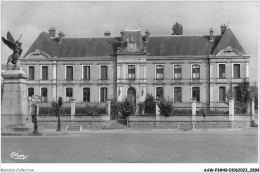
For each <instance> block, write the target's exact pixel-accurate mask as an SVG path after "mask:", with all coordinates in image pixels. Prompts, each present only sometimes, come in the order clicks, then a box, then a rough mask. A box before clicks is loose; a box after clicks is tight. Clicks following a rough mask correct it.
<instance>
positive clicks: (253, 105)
mask: <svg viewBox="0 0 260 173" xmlns="http://www.w3.org/2000/svg"><path fill="white" fill-rule="evenodd" d="M250 114H251V115H252V116H254V115H255V99H254V98H252V99H251V101H250Z"/></svg>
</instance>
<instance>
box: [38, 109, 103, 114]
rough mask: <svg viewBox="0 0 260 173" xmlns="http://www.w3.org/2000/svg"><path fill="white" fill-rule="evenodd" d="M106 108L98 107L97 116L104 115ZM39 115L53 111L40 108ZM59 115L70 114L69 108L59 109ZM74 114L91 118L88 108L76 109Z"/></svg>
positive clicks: (52, 112)
mask: <svg viewBox="0 0 260 173" xmlns="http://www.w3.org/2000/svg"><path fill="white" fill-rule="evenodd" d="M106 112H107V111H106V107H99V110H98V113H97V114H98V115H100V114H106ZM39 114H48V115H50V114H53V115H54V111H53V110H52V107H40V109H39ZM60 114H71V108H70V107H62V108H61V109H60ZM75 114H76V115H88V116H91V113H90V108H89V107H76V108H75Z"/></svg>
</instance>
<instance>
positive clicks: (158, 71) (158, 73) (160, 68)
mask: <svg viewBox="0 0 260 173" xmlns="http://www.w3.org/2000/svg"><path fill="white" fill-rule="evenodd" d="M163 71H164V67H163V65H157V66H156V79H163V73H164V72H163Z"/></svg>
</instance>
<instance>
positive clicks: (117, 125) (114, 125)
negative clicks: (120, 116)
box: [104, 120, 127, 129]
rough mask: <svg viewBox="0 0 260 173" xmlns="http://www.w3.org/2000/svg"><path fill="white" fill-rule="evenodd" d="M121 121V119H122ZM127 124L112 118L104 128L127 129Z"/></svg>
mask: <svg viewBox="0 0 260 173" xmlns="http://www.w3.org/2000/svg"><path fill="white" fill-rule="evenodd" d="M120 122H121V121H120ZM126 128H127V127H126V125H124V124H120V123H119V121H118V120H111V121H109V122H108V124H107V126H106V127H105V128H104V129H126Z"/></svg>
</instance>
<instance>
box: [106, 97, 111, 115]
mask: <svg viewBox="0 0 260 173" xmlns="http://www.w3.org/2000/svg"><path fill="white" fill-rule="evenodd" d="M107 114H108V115H111V101H110V100H108V101H107Z"/></svg>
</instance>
